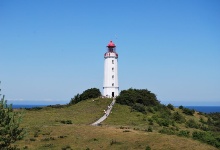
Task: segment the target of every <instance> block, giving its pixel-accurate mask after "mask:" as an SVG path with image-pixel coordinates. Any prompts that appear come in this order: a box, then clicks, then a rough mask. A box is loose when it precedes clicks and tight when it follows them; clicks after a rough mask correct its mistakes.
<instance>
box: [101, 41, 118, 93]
mask: <svg viewBox="0 0 220 150" xmlns="http://www.w3.org/2000/svg"><path fill="white" fill-rule="evenodd" d="M104 58H105V63H104V83H103V96H107V97H115V96H118V93H119V86H118V54H117V53H116V46H115V44H114V43H113V42H112V41H110V43H109V44H108V45H107V52H106V53H105V55H104Z"/></svg>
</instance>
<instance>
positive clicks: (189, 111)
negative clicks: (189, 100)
mask: <svg viewBox="0 0 220 150" xmlns="http://www.w3.org/2000/svg"><path fill="white" fill-rule="evenodd" d="M183 113H184V114H186V115H191V116H193V114H194V113H195V110H194V109H189V108H183Z"/></svg>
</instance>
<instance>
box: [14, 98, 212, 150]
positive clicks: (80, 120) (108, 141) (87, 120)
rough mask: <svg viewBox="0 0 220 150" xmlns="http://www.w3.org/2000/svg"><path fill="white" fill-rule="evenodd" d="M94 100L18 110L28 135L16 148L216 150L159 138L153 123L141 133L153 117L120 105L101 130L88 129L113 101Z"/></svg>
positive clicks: (172, 137) (188, 141)
mask: <svg viewBox="0 0 220 150" xmlns="http://www.w3.org/2000/svg"><path fill="white" fill-rule="evenodd" d="M93 100H94V99H90V100H85V101H81V102H79V103H77V104H76V105H71V106H68V107H63V108H50V107H46V108H43V109H41V110H36V111H29V110H18V111H24V117H23V122H22V124H21V126H22V127H24V128H25V129H26V131H27V134H26V136H25V138H24V139H23V140H21V141H18V142H16V143H15V144H16V145H18V147H20V148H21V149H22V148H28V149H36V150H47V149H55V150H61V149H68V148H69V149H70V148H72V149H74V150H75V149H79V150H81V149H82V150H85V149H88V148H89V149H100V150H102V149H116V150H117V149H118V150H121V149H126V150H127V149H128V150H129V149H131V150H133V149H142V150H143V149H145V148H146V147H147V145H148V146H150V147H151V149H152V150H168V149H170V150H175V149H184V150H187V149H188V150H192V149H194V150H216V148H215V147H212V146H209V145H207V144H204V143H201V142H199V141H195V140H192V139H191V138H185V137H178V136H176V135H165V134H160V133H158V130H159V129H160V128H161V127H160V126H159V125H157V124H156V123H155V124H154V125H153V126H152V128H153V132H146V131H144V130H145V129H147V128H148V127H149V122H148V121H147V119H148V118H149V117H151V116H152V115H153V114H152V113H147V114H142V113H139V112H134V111H131V109H130V107H128V106H123V105H119V104H115V106H114V107H113V110H112V113H111V114H110V115H109V117H108V118H107V119H106V120H105V121H104V122H103V123H102V126H91V125H90V124H91V123H93V122H95V121H96V120H97V119H99V118H100V117H101V116H102V115H103V110H104V109H106V108H107V106H108V105H109V104H110V103H111V101H112V100H111V99H95V100H94V101H93ZM178 111H179V110H178ZM187 117H188V116H187ZM196 117H197V118H199V116H196ZM189 118H191V116H190V117H189ZM62 120H63V121H67V120H70V121H71V122H72V124H63V123H61V121H62ZM179 127H180V128H182V129H185V127H184V125H181V124H180V125H179ZM134 128H135V129H136V130H134ZM137 129H140V130H137Z"/></svg>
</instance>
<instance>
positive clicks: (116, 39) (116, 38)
mask: <svg viewBox="0 0 220 150" xmlns="http://www.w3.org/2000/svg"><path fill="white" fill-rule="evenodd" d="M115 41H116V42H115V43H118V36H117V34H115ZM115 45H116V44H115Z"/></svg>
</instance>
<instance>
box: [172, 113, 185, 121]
mask: <svg viewBox="0 0 220 150" xmlns="http://www.w3.org/2000/svg"><path fill="white" fill-rule="evenodd" d="M172 119H173V120H174V121H175V122H177V123H184V122H185V121H186V119H185V118H184V116H183V115H181V114H180V113H179V112H174V113H173V114H172Z"/></svg>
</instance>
